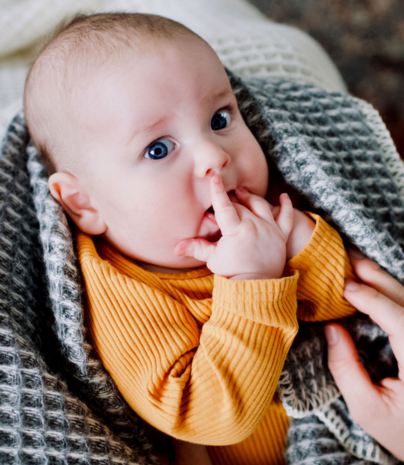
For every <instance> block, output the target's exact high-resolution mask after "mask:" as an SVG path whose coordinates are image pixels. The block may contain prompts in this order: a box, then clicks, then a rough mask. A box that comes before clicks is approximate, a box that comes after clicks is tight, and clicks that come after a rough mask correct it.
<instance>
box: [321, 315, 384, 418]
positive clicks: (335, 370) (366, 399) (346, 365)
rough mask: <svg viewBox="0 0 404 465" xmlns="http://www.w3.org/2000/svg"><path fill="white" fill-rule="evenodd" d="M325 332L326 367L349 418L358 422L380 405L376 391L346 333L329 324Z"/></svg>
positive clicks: (338, 326) (340, 328)
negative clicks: (337, 388) (344, 403)
mask: <svg viewBox="0 0 404 465" xmlns="http://www.w3.org/2000/svg"><path fill="white" fill-rule="evenodd" d="M324 332H325V335H326V338H327V342H328V367H329V369H330V371H331V374H332V375H333V377H334V380H335V382H336V383H337V386H338V387H339V389H340V391H341V393H342V395H343V396H344V399H345V401H346V403H347V404H348V408H349V410H350V412H351V414H352V416H354V418H355V419H356V420H358V416H360V415H361V414H363V410H365V411H366V412H368V410H369V406H372V405H377V403H378V402H379V392H378V389H377V388H376V386H374V385H373V383H372V381H371V379H370V376H369V374H368V372H367V371H366V370H365V368H364V366H363V365H362V363H361V362H360V360H359V356H358V352H357V351H356V348H355V345H354V343H353V341H352V339H351V337H350V335H349V334H348V333H347V331H345V329H344V328H342V327H341V326H340V325H337V324H334V323H332V324H328V325H326V326H325V328H324ZM362 400H363V405H362Z"/></svg>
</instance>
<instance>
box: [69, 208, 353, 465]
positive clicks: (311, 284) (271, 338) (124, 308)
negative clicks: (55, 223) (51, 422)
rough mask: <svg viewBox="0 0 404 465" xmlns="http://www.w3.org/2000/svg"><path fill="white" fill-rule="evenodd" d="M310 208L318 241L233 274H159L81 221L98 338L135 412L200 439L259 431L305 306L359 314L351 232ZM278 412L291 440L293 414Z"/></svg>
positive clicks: (212, 441)
mask: <svg viewBox="0 0 404 465" xmlns="http://www.w3.org/2000/svg"><path fill="white" fill-rule="evenodd" d="M311 216H312V217H313V218H314V219H315V220H316V221H317V224H316V228H315V230H314V233H313V236H312V238H311V240H310V242H309V244H307V245H306V247H305V248H304V249H303V250H302V251H301V252H300V253H299V254H298V255H297V256H296V257H294V258H293V259H292V260H290V261H289V262H288V263H287V267H286V269H285V277H283V278H281V279H273V280H271V279H267V280H244V281H237V280H228V279H226V278H223V277H221V276H218V275H213V274H212V273H211V272H210V271H209V270H208V269H207V268H206V267H202V268H199V269H196V270H193V271H191V272H188V273H184V274H163V273H153V272H150V271H146V270H144V269H142V268H140V267H139V266H137V265H136V264H135V263H134V262H133V261H132V260H131V259H129V258H127V257H125V256H124V255H122V254H120V253H119V252H118V251H117V250H116V249H114V248H113V247H112V246H110V245H109V244H107V243H106V242H104V241H102V240H100V241H97V244H95V243H94V241H93V238H92V237H90V236H88V235H85V234H84V233H81V232H78V234H77V246H78V253H79V261H80V264H81V268H82V272H83V277H84V281H85V287H86V295H87V314H86V315H87V326H88V328H89V332H90V337H91V339H92V342H93V344H94V346H95V347H96V349H97V351H98V354H99V356H100V358H101V360H102V362H103V364H104V366H105V368H106V369H107V370H108V372H109V373H110V375H111V377H112V378H113V379H114V381H115V383H116V385H117V387H118V389H119V390H120V392H121V393H122V395H123V397H124V398H125V399H126V401H127V402H128V404H129V405H130V406H131V407H132V408H133V410H135V411H136V413H138V414H139V415H140V416H141V417H143V418H144V419H145V420H146V421H147V422H148V423H150V424H151V425H153V426H154V427H156V428H157V429H159V430H161V431H164V432H165V433H167V434H169V435H171V436H173V437H176V438H179V439H183V440H188V441H191V442H195V443H199V444H206V445H212V446H215V445H217V446H224V445H230V444H235V443H240V441H242V440H244V439H245V438H247V437H249V436H250V438H249V439H248V440H250V441H251V438H253V437H254V435H253V436H251V435H252V433H253V432H254V430H255V429H256V428H257V426H258V425H259V424H260V422H261V421H262V419H263V417H264V415H265V414H266V415H267V416H268V412H269V411H271V409H269V406H270V403H271V401H272V398H273V396H274V393H275V389H276V386H277V383H278V380H279V376H280V373H281V370H282V366H283V363H284V360H285V357H286V354H287V352H288V350H289V348H290V345H291V343H292V341H293V339H294V337H295V335H296V332H297V329H298V324H297V318H296V313H297V314H298V316H299V318H302V319H304V320H310V321H311V320H317V321H318V320H326V319H334V318H342V317H346V316H349V315H352V314H353V313H354V309H353V307H352V306H351V305H350V304H348V302H346V301H345V300H344V299H343V297H342V295H343V289H344V280H345V278H346V277H352V276H353V275H352V270H351V268H350V265H349V260H348V258H347V255H346V252H345V250H344V247H343V244H342V240H341V238H340V237H339V235H338V234H337V233H336V232H335V231H334V230H333V229H332V228H331V227H330V226H329V225H327V223H325V222H324V221H323V220H322V219H321V218H320V217H318V216H316V215H311ZM299 275H300V277H299ZM298 300H299V301H301V302H302V303H301V304H299V308H298V309H297V307H298V305H297V302H298ZM268 409H269V410H268ZM272 417H273V415H272ZM280 421H281V423H282V424H283V431H282V432H281V431H280V434H281V435H283V438H282V447H284V433H285V425H286V424H287V421H285V420H280ZM264 423H265V422H264ZM272 423H273V421H272ZM261 429H263V428H261ZM277 429H282V427H279V428H277ZM258 430H260V428H259V429H258ZM258 430H257V431H258ZM264 430H266V432H265V431H264V433H262V432H261V433H260V434H261V435H262V434H264V436H265V435H267V430H268V428H264ZM273 434H274V433H273V432H272V434H271V437H272V439H269V441H271V440H277V439H275V438H274V437H273ZM248 440H247V441H248ZM238 446H240V444H239V445H238ZM215 449H216V448H215ZM219 449H222V450H226V449H230V448H217V450H218V452H219ZM278 449H279V448H278ZM213 455H214V454H213ZM251 459H252V457H251ZM260 460H262V459H260ZM218 463H219V462H218ZM222 463H223V462H222ZM226 463H235V462H234V461H231V462H226ZM240 463H241V462H240ZM246 463H249V464H254V463H275V462H268V460H267V461H266V462H262V461H258V462H254V461H253V460H248V462H246Z"/></svg>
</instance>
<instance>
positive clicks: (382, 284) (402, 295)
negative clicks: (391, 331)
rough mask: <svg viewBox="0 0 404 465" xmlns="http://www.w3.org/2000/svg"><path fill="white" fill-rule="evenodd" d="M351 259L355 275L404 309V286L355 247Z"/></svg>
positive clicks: (350, 251) (351, 252)
mask: <svg viewBox="0 0 404 465" xmlns="http://www.w3.org/2000/svg"><path fill="white" fill-rule="evenodd" d="M349 258H350V260H351V263H352V267H353V269H354V271H355V274H356V275H357V276H358V278H359V279H360V280H361V281H363V282H365V283H366V284H369V286H371V287H373V288H374V289H376V290H378V291H379V292H381V293H382V294H384V295H385V296H386V297H388V298H389V299H391V300H392V301H393V302H395V303H396V304H398V305H401V306H403V307H404V286H402V285H401V284H400V283H399V282H398V281H397V280H396V279H394V278H393V277H392V276H390V275H389V274H388V273H387V272H386V271H384V270H383V269H382V268H381V267H380V266H379V265H378V264H377V263H375V262H374V261H373V260H370V259H369V258H367V257H366V256H365V255H363V254H362V252H360V251H359V250H358V249H356V248H355V247H351V248H350V250H349Z"/></svg>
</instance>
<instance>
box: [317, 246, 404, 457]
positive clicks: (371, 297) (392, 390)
mask: <svg viewBox="0 0 404 465" xmlns="http://www.w3.org/2000/svg"><path fill="white" fill-rule="evenodd" d="M351 260H352V264H353V268H354V271H355V273H356V274H357V276H358V278H359V279H360V280H361V281H363V282H364V283H366V284H363V283H358V282H355V281H348V282H347V284H346V288H345V297H346V299H347V300H349V301H350V302H351V304H352V305H354V306H355V307H356V308H357V309H358V310H359V311H361V312H363V313H366V314H367V315H369V316H370V317H371V318H372V319H373V320H374V321H375V322H376V323H377V324H378V325H379V326H380V327H381V328H382V329H383V330H384V331H386V333H387V334H388V335H389V339H390V343H391V346H392V349H393V351H394V354H395V356H396V358H397V361H398V368H399V373H398V377H397V378H385V379H383V380H382V381H380V382H378V383H375V384H374V383H372V381H371V379H370V376H369V374H368V373H367V371H366V370H365V368H364V367H363V365H362V364H361V362H360V361H359V356H358V353H357V351H356V348H355V346H354V344H353V341H352V339H351V337H350V336H349V334H348V333H347V331H345V329H343V328H342V327H341V326H340V325H337V324H334V323H333V324H330V325H327V326H326V336H327V340H328V365H329V368H330V370H331V373H332V375H333V376H334V379H335V382H336V383H337V385H338V387H339V389H340V390H341V393H342V394H343V396H344V399H345V401H346V403H347V405H348V408H349V411H350V412H351V415H352V417H353V419H354V420H355V421H356V422H357V423H358V424H359V425H361V426H362V428H363V429H364V430H365V431H367V432H368V433H369V434H370V435H371V436H373V437H374V438H375V439H376V440H377V441H378V442H379V443H380V444H381V445H382V446H384V447H385V448H386V449H388V450H389V451H390V452H391V453H392V454H393V455H395V456H396V457H397V458H398V459H399V460H402V461H403V460H404V442H403V438H404V287H403V286H402V285H400V284H399V283H398V282H397V281H396V280H395V279H394V278H392V277H391V276H390V275H389V274H388V273H386V272H385V271H383V270H382V269H381V268H380V267H379V266H378V265H377V264H376V263H375V262H373V261H371V260H369V259H367V258H365V257H364V256H362V255H361V254H360V253H358V252H357V251H354V252H353V253H351Z"/></svg>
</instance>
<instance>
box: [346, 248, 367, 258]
mask: <svg viewBox="0 0 404 465" xmlns="http://www.w3.org/2000/svg"><path fill="white" fill-rule="evenodd" d="M349 255H350V256H351V257H353V258H356V259H357V260H363V259H364V258H367V257H366V255H364V254H363V253H362V252H361V251H360V250H359V249H357V248H356V247H351V248H350V249H349Z"/></svg>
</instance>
